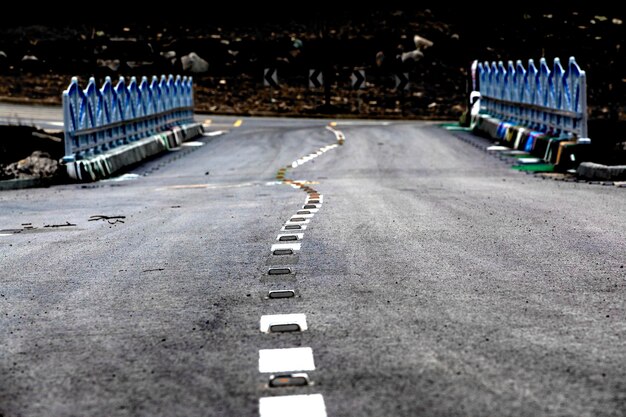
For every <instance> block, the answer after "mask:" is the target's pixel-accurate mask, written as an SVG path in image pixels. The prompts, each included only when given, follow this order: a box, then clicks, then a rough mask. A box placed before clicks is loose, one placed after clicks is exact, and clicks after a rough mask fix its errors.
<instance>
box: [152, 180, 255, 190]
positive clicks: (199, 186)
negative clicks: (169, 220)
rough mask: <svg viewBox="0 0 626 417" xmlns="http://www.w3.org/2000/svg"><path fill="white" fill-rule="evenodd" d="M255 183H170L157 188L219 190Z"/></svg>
mask: <svg viewBox="0 0 626 417" xmlns="http://www.w3.org/2000/svg"><path fill="white" fill-rule="evenodd" d="M252 185H255V184H254V183H251V182H246V183H243V184H227V185H216V184H184V185H169V186H167V187H162V188H157V189H156V190H157V191H163V190H186V189H194V188H208V189H211V190H217V189H222V188H241V187H250V186H252Z"/></svg>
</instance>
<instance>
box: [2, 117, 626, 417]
mask: <svg viewBox="0 0 626 417" xmlns="http://www.w3.org/2000/svg"><path fill="white" fill-rule="evenodd" d="M327 123H328V121H324V120H304V119H302V120H281V119H244V120H243V122H242V123H237V122H236V119H229V118H220V119H219V120H218V121H217V122H215V121H214V124H215V125H217V124H220V125H222V126H227V127H228V129H227V130H228V133H226V134H224V135H221V136H212V137H208V136H207V137H204V138H202V139H201V140H200V141H198V142H199V143H195V144H194V143H191V144H188V146H185V147H183V148H182V149H181V150H178V151H173V152H171V153H169V154H167V155H165V156H163V157H160V158H159V159H156V160H153V161H151V162H148V163H146V164H144V165H142V166H141V167H137V168H135V170H134V171H132V172H131V174H132V175H126V176H124V177H121V178H119V179H118V180H109V181H102V182H99V183H95V184H87V185H80V184H74V185H63V186H55V187H51V188H46V189H29V190H15V191H4V192H2V193H0V229H1V230H0V266H1V268H0V375H1V377H0V415H1V416H3V417H9V416H11V417H13V416H258V415H262V416H263V417H276V416H283V415H292V416H313V417H319V416H324V415H328V416H385V417H387V416H422V415H423V416H624V415H626V313H625V307H626V268H624V265H626V239H625V238H624V237H625V236H626V220H625V219H626V189H624V188H618V187H603V186H600V185H594V184H585V183H566V182H557V181H548V180H542V179H540V178H537V177H534V176H531V175H525V174H523V173H519V172H516V171H513V170H511V169H510V168H509V167H508V166H507V165H506V164H505V163H504V162H503V161H501V160H500V159H498V158H496V157H494V156H493V155H491V154H488V153H487V152H485V151H483V150H481V149H479V148H476V147H472V146H470V145H469V144H468V143H466V142H464V141H461V140H460V139H459V138H458V137H457V136H455V135H464V134H465V133H451V132H448V131H445V130H443V129H441V128H440V127H438V126H437V125H435V124H429V123H423V122H421V123H397V122H392V123H389V122H369V123H364V122H350V121H344V122H342V121H339V122H338V124H337V126H336V129H339V130H340V131H341V132H343V134H344V135H345V137H346V140H345V143H344V144H343V145H340V146H332V145H337V140H336V136H335V135H334V134H333V132H331V131H329V130H328V129H326V125H327ZM233 124H235V125H237V127H235V126H233ZM193 145H196V146H193ZM318 151H319V152H318ZM322 151H323V152H322ZM311 153H319V155H317V154H316V157H315V158H313V159H310V160H306V159H309V158H308V157H306V156H307V155H310V154H311ZM303 157H306V158H304V159H302V158H303ZM298 160H299V162H298V166H297V167H296V168H290V169H286V170H283V171H279V170H280V169H281V168H284V167H286V166H288V165H291V164H292V163H293V162H294V161H298ZM300 163H301V164H300ZM282 172H284V175H283V174H282ZM283 176H284V179H286V180H287V182H284V181H283ZM121 179H126V180H124V181H122V180H121ZM294 181H295V182H296V183H297V184H294ZM302 187H308V188H306V189H305V190H303V189H302ZM306 191H308V193H307V192H306ZM316 192H317V193H319V194H320V198H319V200H320V203H319V204H315V208H314V209H313V210H308V211H309V212H310V213H304V216H305V217H303V219H304V220H305V221H306V224H305V226H306V229H305V230H299V231H298V230H296V232H298V233H301V234H302V239H301V240H298V241H295V242H293V241H286V242H281V243H287V244H289V243H296V244H297V243H300V244H301V246H300V250H296V251H295V252H294V254H292V255H273V254H272V252H271V249H272V245H275V244H277V243H279V242H278V241H277V238H278V236H279V235H292V230H287V231H281V229H282V228H283V226H285V225H286V223H287V221H288V220H289V219H291V218H292V217H302V216H303V214H296V213H297V212H298V211H302V207H303V205H304V204H305V202H306V201H307V198H308V200H316V199H318V198H316V197H317V194H316ZM311 204H313V203H312V202H311ZM315 210H318V211H315ZM311 215H312V216H311ZM92 216H96V217H92ZM103 216H107V217H103ZM68 223H69V225H68ZM297 224H302V222H301V221H300V222H298V221H297V220H294V222H290V223H288V225H290V226H291V225H297ZM18 232H19V233H18ZM280 248H282V249H285V248H288V247H287V246H281V247H279V249H280ZM290 248H292V249H297V246H295V247H290ZM274 249H275V248H274ZM270 268H277V269H274V270H273V272H281V270H285V269H286V268H289V269H288V271H289V272H290V273H289V274H287V275H270V274H269V269H270ZM285 272H287V271H285ZM269 290H293V291H294V292H295V294H296V296H295V297H292V298H279V299H269V298H268V291H269ZM283 294H285V293H279V295H283ZM280 314H286V315H289V316H274V315H280ZM261 325H263V326H264V327H261ZM268 327H269V329H268ZM298 328H299V329H300V331H288V332H280V330H294V329H298ZM268 330H272V331H269V332H268ZM276 349H284V350H276ZM303 372H304V373H306V374H307V377H308V382H309V384H308V385H307V386H289V387H270V386H269V380H270V376H271V375H275V376H276V375H280V376H282V375H291V379H290V378H283V377H281V378H276V379H275V380H274V383H277V384H284V383H287V384H289V383H302V382H303V378H302V376H301V375H299V374H301V373H303ZM292 396H294V397H292Z"/></svg>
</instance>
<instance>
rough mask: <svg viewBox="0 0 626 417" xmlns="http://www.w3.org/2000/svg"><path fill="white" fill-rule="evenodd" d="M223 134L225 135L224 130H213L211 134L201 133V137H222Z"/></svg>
mask: <svg viewBox="0 0 626 417" xmlns="http://www.w3.org/2000/svg"><path fill="white" fill-rule="evenodd" d="M224 133H226V132H225V131H224V130H214V131H212V132H206V133H203V134H202V136H208V137H212V136H219V135H223V134H224Z"/></svg>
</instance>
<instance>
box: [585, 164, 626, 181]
mask: <svg viewBox="0 0 626 417" xmlns="http://www.w3.org/2000/svg"><path fill="white" fill-rule="evenodd" d="M576 174H577V175H578V176H579V177H580V178H584V179H589V180H624V179H626V165H611V166H609V165H602V164H596V163H594V162H582V163H581V164H580V165H578V168H577V169H576Z"/></svg>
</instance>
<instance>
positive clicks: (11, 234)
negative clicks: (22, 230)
mask: <svg viewBox="0 0 626 417" xmlns="http://www.w3.org/2000/svg"><path fill="white" fill-rule="evenodd" d="M0 236H13V233H0Z"/></svg>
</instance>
